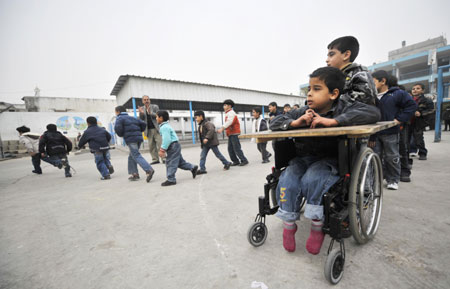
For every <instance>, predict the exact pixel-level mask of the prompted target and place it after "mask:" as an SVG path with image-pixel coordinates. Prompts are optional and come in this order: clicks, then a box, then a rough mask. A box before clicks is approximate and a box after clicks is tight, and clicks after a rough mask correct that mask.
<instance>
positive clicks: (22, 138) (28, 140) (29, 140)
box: [16, 125, 42, 175]
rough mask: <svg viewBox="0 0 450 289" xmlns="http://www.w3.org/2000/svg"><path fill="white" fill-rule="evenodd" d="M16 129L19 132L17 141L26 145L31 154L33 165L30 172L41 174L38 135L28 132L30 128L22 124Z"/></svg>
mask: <svg viewBox="0 0 450 289" xmlns="http://www.w3.org/2000/svg"><path fill="white" fill-rule="evenodd" d="M16 130H17V131H18V132H19V142H20V143H21V144H23V145H24V146H25V147H26V149H27V152H28V154H29V155H30V156H31V163H32V164H33V167H34V170H33V171H32V172H33V173H35V174H38V175H41V174H42V169H41V154H40V153H39V137H40V135H39V134H37V133H32V132H30V129H29V128H28V127H26V126H24V125H23V126H20V127H18V128H16Z"/></svg>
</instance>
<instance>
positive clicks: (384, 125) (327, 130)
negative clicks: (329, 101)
mask: <svg viewBox="0 0 450 289" xmlns="http://www.w3.org/2000/svg"><path fill="white" fill-rule="evenodd" d="M395 125H396V124H395V122H394V121H381V122H377V123H374V124H365V125H354V126H339V127H322V128H314V129H311V128H301V129H295V130H285V131H263V132H258V133H251V134H244V135H240V136H239V138H256V142H257V143H260V142H267V141H270V140H274V139H277V138H287V137H313V136H314V137H317V136H339V135H346V136H347V137H349V138H359V137H367V136H370V135H372V134H374V133H376V132H379V131H381V130H385V129H388V128H390V127H393V126H395Z"/></svg>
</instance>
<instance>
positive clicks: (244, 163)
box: [239, 161, 248, 167]
mask: <svg viewBox="0 0 450 289" xmlns="http://www.w3.org/2000/svg"><path fill="white" fill-rule="evenodd" d="M246 165H248V161H243V162H241V163H240V164H239V166H240V167H243V166H246Z"/></svg>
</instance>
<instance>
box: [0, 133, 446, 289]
mask: <svg viewBox="0 0 450 289" xmlns="http://www.w3.org/2000/svg"><path fill="white" fill-rule="evenodd" d="M425 135H426V144H427V148H428V149H429V156H428V160H427V161H419V160H417V158H416V159H415V160H414V167H413V174H412V182H411V183H400V188H399V190H398V191H388V190H385V191H384V193H385V195H384V204H383V213H382V219H381V224H380V228H379V231H378V233H377V236H376V237H375V238H374V240H373V241H371V242H369V243H368V244H366V245H363V246H358V245H356V244H355V242H354V241H353V239H351V238H350V239H347V240H346V249H347V262H346V265H345V273H344V277H343V279H342V281H341V282H340V283H339V284H338V285H337V286H336V288H396V289H399V288H450V269H449V268H450V241H449V236H450V214H449V209H450V177H449V176H450V133H448V132H443V134H442V141H441V142H440V143H433V142H432V140H433V135H432V132H426V134H425ZM242 145H243V150H244V153H245V154H246V156H247V157H248V159H249V161H250V164H249V165H248V166H245V167H232V168H231V169H230V170H229V171H223V170H222V165H221V163H220V162H219V161H218V160H217V159H216V158H215V156H214V155H213V154H212V153H210V154H209V155H208V160H207V164H206V165H207V170H208V174H206V175H200V176H198V177H197V178H196V179H195V180H194V179H192V176H191V173H190V172H187V171H181V170H179V171H178V172H177V182H178V184H177V185H176V186H172V187H161V186H160V183H161V182H163V181H164V180H165V166H164V165H162V164H158V165H155V166H154V168H155V170H156V173H155V175H154V177H153V180H152V181H151V182H150V183H146V182H145V180H144V179H141V180H140V181H138V182H129V181H128V180H127V177H128V176H127V171H126V168H127V165H126V163H127V155H126V153H124V152H121V151H118V150H113V151H112V162H113V164H114V167H115V170H116V173H114V174H113V175H112V179H111V180H109V181H100V175H99V173H98V172H97V170H96V168H95V163H94V159H93V156H92V155H91V154H81V155H76V156H75V155H73V154H71V155H70V156H69V160H70V163H71V164H72V165H73V166H74V168H75V169H76V170H77V173H76V174H75V175H74V176H73V178H68V179H66V178H64V173H63V170H58V169H56V168H53V167H50V166H49V165H48V164H44V165H43V170H44V174H43V175H40V176H39V175H34V174H32V173H31V170H32V166H31V160H30V158H28V157H27V158H21V159H15V160H8V161H3V162H0V288H2V289H4V288H8V289H9V288H11V289H12V288H20V289H24V288H58V289H59V288H233V289H234V288H251V283H252V282H253V281H260V282H264V283H265V284H266V285H267V286H268V287H269V288H270V289H273V288H284V289H289V288H328V287H329V286H330V285H329V284H328V283H327V281H326V280H325V278H324V275H323V267H324V263H325V260H326V249H327V246H328V241H329V239H328V237H327V239H326V240H325V243H324V246H323V248H322V251H321V253H320V254H319V255H317V256H312V255H310V254H308V253H307V252H306V250H305V248H304V244H305V242H306V238H307V236H308V233H309V222H307V221H305V220H304V219H303V220H302V221H301V222H300V223H299V230H298V232H297V234H296V239H297V251H296V252H294V253H288V252H286V251H285V250H284V249H283V247H282V236H281V233H282V227H281V222H280V221H279V220H278V219H277V218H276V217H273V216H271V217H268V218H267V221H266V224H267V226H268V229H269V235H268V237H267V240H266V242H265V244H264V245H263V246H261V247H258V248H254V247H252V246H251V245H250V244H249V243H248V241H247V237H246V234H247V229H248V227H249V226H250V225H251V224H252V222H253V220H254V217H255V215H256V213H257V197H258V196H259V195H261V194H262V192H263V184H264V181H265V176H266V175H267V174H268V173H269V172H270V168H271V166H272V164H262V163H261V157H260V154H259V152H258V151H257V149H256V144H253V143H250V142H243V144H242ZM219 148H220V149H221V151H222V153H223V154H224V155H225V156H226V157H227V158H228V153H227V150H226V145H220V146H219ZM268 148H269V149H270V150H271V146H270V145H268ZM182 153H183V156H184V158H185V159H186V160H187V161H189V162H192V163H195V164H198V161H199V155H200V149H199V147H192V146H190V147H185V148H184V149H183V150H182ZM144 156H145V157H146V159H147V160H149V159H150V155H149V153H148V152H147V153H144ZM272 163H273V159H272ZM141 176H143V172H142V171H141Z"/></svg>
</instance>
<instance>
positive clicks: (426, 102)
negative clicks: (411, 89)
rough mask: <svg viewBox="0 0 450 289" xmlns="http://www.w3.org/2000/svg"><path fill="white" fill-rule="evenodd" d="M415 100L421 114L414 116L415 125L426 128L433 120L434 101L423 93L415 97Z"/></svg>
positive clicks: (418, 127)
mask: <svg viewBox="0 0 450 289" xmlns="http://www.w3.org/2000/svg"><path fill="white" fill-rule="evenodd" d="M414 100H415V101H416V103H417V110H418V111H419V112H420V116H419V117H415V118H414V122H413V123H414V126H415V127H416V128H417V129H424V128H425V127H427V126H428V125H430V123H431V122H432V121H433V114H434V112H435V109H434V103H433V101H432V100H431V99H429V98H428V97H426V96H425V95H423V94H421V95H419V96H418V97H415V98H414Z"/></svg>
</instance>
